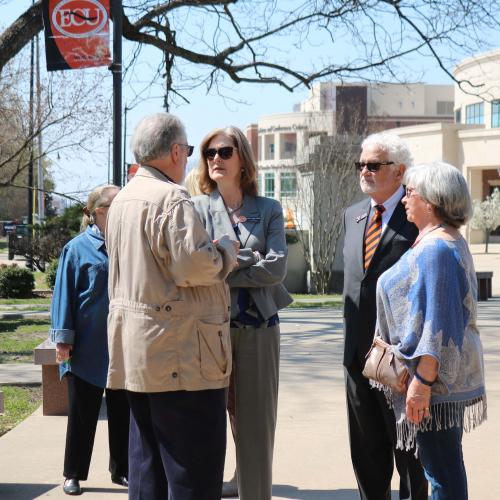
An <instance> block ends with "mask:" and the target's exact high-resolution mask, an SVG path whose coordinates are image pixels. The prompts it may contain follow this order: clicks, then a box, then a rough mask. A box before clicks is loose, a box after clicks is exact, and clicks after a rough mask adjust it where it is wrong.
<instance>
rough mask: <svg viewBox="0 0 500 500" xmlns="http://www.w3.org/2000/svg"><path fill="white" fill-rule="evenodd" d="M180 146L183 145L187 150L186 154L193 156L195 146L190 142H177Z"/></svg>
mask: <svg viewBox="0 0 500 500" xmlns="http://www.w3.org/2000/svg"><path fill="white" fill-rule="evenodd" d="M176 144H177V145H178V146H183V147H185V148H186V150H187V155H186V156H191V155H192V154H193V151H194V146H190V145H189V144H181V143H180V142H176Z"/></svg>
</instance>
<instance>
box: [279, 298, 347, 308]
mask: <svg viewBox="0 0 500 500" xmlns="http://www.w3.org/2000/svg"><path fill="white" fill-rule="evenodd" d="M322 307H333V308H340V307H342V302H336V301H333V300H332V301H324V302H300V301H297V302H292V303H291V304H290V305H289V306H288V308H289V309H317V308H322Z"/></svg>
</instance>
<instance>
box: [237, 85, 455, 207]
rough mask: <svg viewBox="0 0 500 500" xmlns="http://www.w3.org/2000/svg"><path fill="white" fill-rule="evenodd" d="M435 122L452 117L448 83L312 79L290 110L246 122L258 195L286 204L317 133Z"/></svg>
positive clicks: (450, 87)
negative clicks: (306, 94)
mask: <svg viewBox="0 0 500 500" xmlns="http://www.w3.org/2000/svg"><path fill="white" fill-rule="evenodd" d="M436 122H449V123H451V122H453V86H452V85H426V84H422V83H415V84H408V85H401V84H342V85H340V84H336V83H333V82H326V83H318V84H315V85H314V86H313V88H312V89H311V93H310V95H309V97H308V98H307V99H306V100H305V101H303V102H301V103H299V104H297V105H296V106H295V109H294V111H293V112H291V113H280V114H274V115H268V116H263V117H262V118H260V119H259V121H258V123H257V124H252V125H249V126H248V128H247V137H248V138H249V140H250V142H251V144H252V148H253V151H254V154H255V156H256V158H257V159H258V165H259V186H260V188H259V189H260V194H261V195H263V196H268V197H272V198H277V199H280V200H281V201H282V202H283V203H284V205H286V202H287V199H289V198H293V197H294V196H295V193H296V191H297V189H298V188H299V186H300V180H299V179H298V178H297V177H298V173H297V166H298V165H303V164H304V163H307V159H308V157H309V152H310V151H311V150H312V149H313V148H314V146H315V144H317V143H318V141H319V140H320V139H321V138H322V137H326V136H334V135H336V134H337V133H339V132H348V133H353V134H365V133H366V131H367V130H368V132H369V133H370V132H375V131H379V130H385V129H388V128H393V127H401V126H405V125H406V126H409V125H417V124H426V123H436Z"/></svg>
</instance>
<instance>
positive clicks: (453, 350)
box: [373, 238, 486, 449]
mask: <svg viewBox="0 0 500 500" xmlns="http://www.w3.org/2000/svg"><path fill="white" fill-rule="evenodd" d="M476 297H477V280H476V275H475V272H474V264H473V262H472V256H471V254H470V252H469V249H468V246H467V243H466V242H465V240H464V239H463V238H460V239H458V240H444V239H441V238H427V239H424V240H422V241H421V242H420V243H419V244H418V245H417V246H416V247H415V248H413V249H411V250H409V251H408V252H406V253H405V254H404V255H403V256H402V257H401V259H400V260H399V261H398V262H397V263H396V264H395V265H394V266H393V267H392V268H390V269H388V270H387V271H386V272H385V273H384V274H382V276H380V278H379V281H378V285H377V333H378V334H379V335H381V336H382V338H383V339H384V340H385V341H386V342H388V343H390V344H391V345H393V346H394V351H395V353H396V355H397V356H398V357H399V358H401V359H403V360H405V361H406V362H407V366H408V368H409V371H410V374H412V375H413V373H414V372H415V369H416V366H417V364H418V358H419V357H420V356H424V355H430V356H433V357H434V358H436V359H437V360H438V362H439V371H438V378H437V381H436V383H435V384H434V385H433V386H432V396H431V405H430V413H431V418H429V419H427V420H426V421H424V422H422V423H421V424H420V426H416V425H414V424H412V423H410V422H409V421H408V420H407V419H406V415H405V402H406V396H405V395H399V394H395V393H391V391H390V389H388V388H386V387H383V386H382V387H380V386H379V387H378V388H379V389H382V390H384V392H385V394H386V396H387V399H388V401H389V403H390V404H391V405H392V407H393V409H394V412H395V415H396V428H397V437H398V442H397V446H398V448H401V449H403V448H406V449H410V448H411V447H412V446H413V445H414V443H415V437H416V433H417V431H418V430H420V431H425V430H427V429H429V428H430V426H431V424H432V420H434V422H435V428H436V429H437V430H439V429H447V428H449V427H454V426H460V427H463V428H464V429H465V430H466V431H469V430H471V429H473V428H474V427H476V426H477V425H479V424H480V423H481V422H483V421H484V420H485V419H486V395H485V387H484V365H483V350H482V345H481V340H480V338H479V332H478V330H477V326H476V313H477V300H476ZM373 385H377V384H373Z"/></svg>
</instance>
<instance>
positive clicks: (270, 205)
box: [193, 189, 293, 319]
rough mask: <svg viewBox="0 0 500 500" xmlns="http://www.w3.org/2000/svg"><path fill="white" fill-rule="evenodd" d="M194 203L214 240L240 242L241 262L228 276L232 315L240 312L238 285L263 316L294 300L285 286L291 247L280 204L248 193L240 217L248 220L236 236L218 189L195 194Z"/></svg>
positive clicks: (241, 223)
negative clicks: (245, 290) (284, 280)
mask: <svg viewBox="0 0 500 500" xmlns="http://www.w3.org/2000/svg"><path fill="white" fill-rule="evenodd" d="M193 202H194V205H195V207H196V210H197V211H198V213H199V214H200V217H201V220H202V222H203V224H204V225H205V228H206V230H207V232H208V234H209V235H210V236H211V237H212V238H213V239H218V238H220V237H222V236H223V235H224V234H228V235H229V237H230V238H231V239H234V240H238V239H239V241H240V252H239V254H238V264H239V265H238V267H237V268H236V269H235V270H234V271H232V272H231V273H230V274H229V276H228V278H227V284H228V285H229V287H230V289H231V317H233V318H234V317H236V316H237V315H238V312H239V311H238V288H246V289H247V290H248V291H249V293H250V296H251V297H252V299H253V301H254V302H255V305H256V306H257V308H258V309H259V312H260V313H261V314H262V317H263V318H264V319H268V318H270V317H271V316H273V315H274V314H276V313H277V312H278V311H279V310H280V309H282V308H284V307H286V306H287V305H288V304H290V303H291V302H292V300H293V299H292V298H291V296H290V294H289V293H288V292H287V290H286V288H285V287H284V286H283V285H282V281H283V279H284V278H285V274H286V261H287V253H288V249H287V246H286V241H285V229H284V228H285V224H284V218H283V209H282V208H281V205H280V203H279V202H278V201H276V200H273V199H271V198H263V197H261V196H257V197H253V196H248V195H245V196H244V198H243V206H242V207H241V210H240V216H244V217H246V221H244V222H240V224H239V230H240V234H239V235H238V236H236V234H235V232H234V229H233V226H232V224H231V221H230V219H229V216H228V215H227V212H226V207H225V206H224V201H223V199H222V196H221V195H220V193H219V191H218V190H217V189H216V190H215V191H213V192H212V193H210V195H200V196H195V197H194V198H193ZM255 251H258V252H259V254H260V257H258V256H256V255H255V253H254V252H255Z"/></svg>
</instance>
